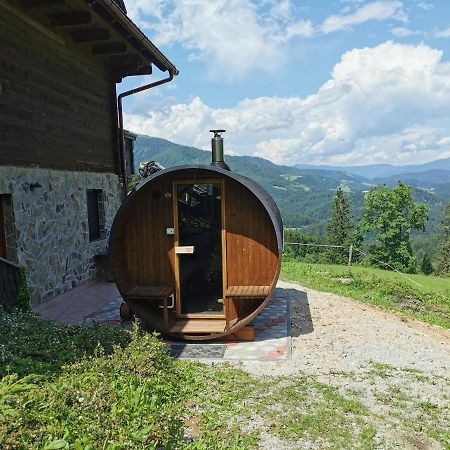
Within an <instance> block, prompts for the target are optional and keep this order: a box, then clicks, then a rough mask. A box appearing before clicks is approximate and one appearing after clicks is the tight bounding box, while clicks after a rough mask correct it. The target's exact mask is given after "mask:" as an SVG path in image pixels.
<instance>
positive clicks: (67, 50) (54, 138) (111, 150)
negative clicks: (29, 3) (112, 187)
mask: <svg viewBox="0 0 450 450" xmlns="http://www.w3.org/2000/svg"><path fill="white" fill-rule="evenodd" d="M0 42H2V52H1V53H0V79H1V80H2V96H1V97H0V104H1V108H0V123H1V124H2V127H1V130H0V140H1V141H2V142H3V150H2V152H1V154H0V164H3V165H22V166H30V165H39V166H40V167H49V168H55V169H69V170H80V171H81V170H82V171H95V172H111V173H117V169H116V156H115V150H116V147H117V145H116V142H115V141H114V139H113V136H114V129H115V127H116V126H117V123H116V122H117V118H116V113H115V96H114V95H113V94H114V83H112V81H110V78H109V74H108V73H107V71H106V69H104V68H103V66H102V65H101V63H100V62H99V61H98V60H96V59H95V58H93V57H92V56H91V55H89V54H88V53H86V54H85V55H82V54H80V53H79V52H73V50H72V49H71V45H70V43H69V44H68V45H62V44H61V43H60V42H58V41H57V40H53V39H51V38H49V36H47V35H45V34H44V33H42V32H40V31H38V30H37V29H35V28H34V27H33V26H31V25H30V24H28V23H26V22H24V21H22V20H21V19H20V18H19V17H17V16H15V15H14V14H12V13H11V12H9V11H7V10H5V9H3V8H2V7H1V6H0Z"/></svg>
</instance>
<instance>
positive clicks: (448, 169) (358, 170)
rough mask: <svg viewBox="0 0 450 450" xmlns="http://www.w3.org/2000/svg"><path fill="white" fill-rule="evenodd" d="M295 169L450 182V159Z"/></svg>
mask: <svg viewBox="0 0 450 450" xmlns="http://www.w3.org/2000/svg"><path fill="white" fill-rule="evenodd" d="M295 167H297V168H299V169H321V170H331V171H336V170H337V171H340V172H347V173H351V174H353V175H359V176H361V177H364V178H367V179H369V180H383V179H386V178H395V177H398V176H399V175H402V176H405V175H406V176H407V177H408V178H409V179H413V174H419V175H418V176H417V177H418V179H421V178H422V174H428V175H425V177H432V176H433V175H437V176H443V177H444V179H443V180H441V182H442V183H447V182H449V181H450V158H446V159H438V160H436V161H431V162H428V163H425V164H410V165H405V166H394V165H391V164H371V165H365V166H327V165H317V166H315V165H311V164H296V165H295ZM417 177H416V179H417ZM438 181H439V180H438Z"/></svg>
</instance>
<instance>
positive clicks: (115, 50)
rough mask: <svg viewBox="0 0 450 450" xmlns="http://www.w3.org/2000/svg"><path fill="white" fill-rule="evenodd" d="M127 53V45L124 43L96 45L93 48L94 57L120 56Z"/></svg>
mask: <svg viewBox="0 0 450 450" xmlns="http://www.w3.org/2000/svg"><path fill="white" fill-rule="evenodd" d="M126 52H127V44H125V43H124V42H108V43H107V44H96V45H94V46H93V47H92V54H93V55H119V54H121V53H126Z"/></svg>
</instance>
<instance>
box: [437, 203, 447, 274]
mask: <svg viewBox="0 0 450 450" xmlns="http://www.w3.org/2000/svg"><path fill="white" fill-rule="evenodd" d="M439 241H440V243H439V249H438V251H437V257H436V272H437V273H440V274H444V273H450V202H449V203H447V204H446V205H445V206H444V208H443V210H442V214H441V223H440V225H439Z"/></svg>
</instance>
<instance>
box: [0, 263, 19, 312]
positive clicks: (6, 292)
mask: <svg viewBox="0 0 450 450" xmlns="http://www.w3.org/2000/svg"><path fill="white" fill-rule="evenodd" d="M18 283H19V268H18V267H17V266H16V265H15V264H12V263H10V262H9V261H6V260H5V259H1V258H0V305H2V306H4V307H7V308H12V307H14V306H17V288H18Z"/></svg>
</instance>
